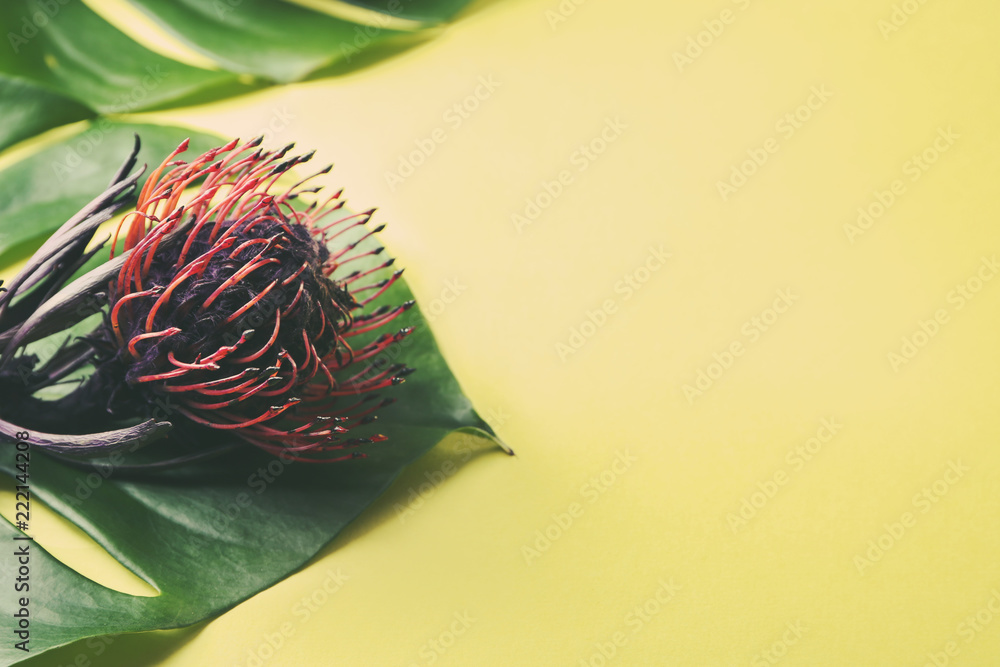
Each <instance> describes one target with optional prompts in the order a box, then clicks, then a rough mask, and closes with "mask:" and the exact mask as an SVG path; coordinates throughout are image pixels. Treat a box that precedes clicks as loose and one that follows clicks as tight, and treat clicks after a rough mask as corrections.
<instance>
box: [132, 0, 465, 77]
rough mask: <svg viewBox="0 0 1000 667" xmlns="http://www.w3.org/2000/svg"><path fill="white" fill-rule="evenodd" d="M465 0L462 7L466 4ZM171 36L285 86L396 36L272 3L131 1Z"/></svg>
mask: <svg viewBox="0 0 1000 667" xmlns="http://www.w3.org/2000/svg"><path fill="white" fill-rule="evenodd" d="M464 1H465V0H463V4H464ZM130 2H132V4H134V5H136V6H138V7H139V8H141V9H142V10H143V11H144V12H146V13H147V14H149V15H150V16H151V17H152V18H153V19H154V20H155V21H156V22H157V23H159V24H160V25H161V26H163V27H164V28H165V29H167V30H168V31H169V32H170V33H171V34H172V35H174V36H175V37H177V38H178V39H180V40H182V41H183V42H185V43H186V44H188V45H189V46H191V47H193V48H194V49H196V50H197V51H200V52H201V53H203V54H204V55H206V56H208V57H210V58H212V59H213V60H215V61H216V62H218V63H219V65H220V66H222V67H224V68H226V69H228V70H230V71H233V72H240V73H243V74H252V75H254V76H260V77H265V78H267V79H271V80H273V81H278V82H281V83H287V82H290V81H297V80H299V79H302V78H304V77H306V76H307V75H309V74H310V73H312V72H313V71H315V70H317V69H319V68H321V67H324V66H328V65H331V64H333V63H334V62H340V61H346V62H348V63H349V62H350V61H352V60H354V59H355V58H357V57H358V55H360V53H361V51H362V50H364V49H367V48H368V47H369V46H370V45H373V44H376V43H379V42H381V41H383V40H385V39H386V38H389V37H393V36H395V35H398V34H400V33H399V31H396V30H390V29H388V28H385V27H382V26H375V27H369V28H368V30H367V32H366V31H365V29H364V27H363V26H360V25H358V24H356V23H352V22H349V21H345V20H342V19H337V18H334V17H332V16H327V15H325V14H320V13H318V12H315V11H312V10H310V9H306V8H304V7H299V6H297V5H293V4H288V3H282V2H275V1H274V0H242V1H241V2H240V3H238V4H237V3H233V4H232V6H231V5H230V4H229V3H226V2H217V3H212V2H205V1H204V0H130Z"/></svg>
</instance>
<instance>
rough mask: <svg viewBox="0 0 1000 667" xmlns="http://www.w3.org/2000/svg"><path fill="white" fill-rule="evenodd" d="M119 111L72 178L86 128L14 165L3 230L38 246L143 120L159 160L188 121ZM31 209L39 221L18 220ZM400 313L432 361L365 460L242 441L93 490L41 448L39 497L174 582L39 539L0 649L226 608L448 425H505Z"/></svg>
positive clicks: (278, 573) (381, 425)
mask: <svg viewBox="0 0 1000 667" xmlns="http://www.w3.org/2000/svg"><path fill="white" fill-rule="evenodd" d="M105 122H106V123H107V127H105V128H104V129H103V130H102V134H101V135H100V136H101V141H100V142H97V144H96V146H95V147H94V148H93V150H92V151H91V152H90V154H89V155H88V156H87V157H86V158H82V162H81V164H79V165H77V167H76V171H74V172H73V179H74V180H73V183H74V185H73V187H58V188H46V187H42V186H41V185H40V183H41V182H42V181H43V180H46V179H47V180H49V181H51V173H50V172H49V171H48V170H49V169H51V166H50V165H51V163H52V161H53V160H58V159H59V158H60V156H62V155H64V154H65V153H66V152H67V151H71V150H72V149H73V146H74V141H79V140H80V138H81V137H82V136H86V132H84V133H83V134H81V135H79V136H77V137H71V138H69V139H65V140H63V141H61V142H59V143H58V144H56V145H53V146H50V147H49V148H47V149H46V150H45V151H43V152H42V153H39V154H36V155H34V156H32V157H30V158H28V159H26V160H25V161H23V162H22V163H19V164H15V165H13V166H11V167H9V168H8V170H7V172H6V173H5V174H3V175H0V183H2V184H3V187H5V188H6V187H8V186H7V178H5V177H4V176H6V177H11V178H13V177H17V178H20V179H21V180H20V181H19V183H20V190H19V191H18V190H17V188H16V187H15V186H10V187H11V189H9V190H7V191H5V194H7V195H9V196H14V195H17V197H16V199H17V201H16V202H15V203H14V204H13V205H8V206H7V207H6V208H5V209H3V210H0V235H2V236H0V238H2V239H4V240H5V242H9V241H10V240H11V239H21V240H22V241H23V242H24V243H28V242H32V243H36V244H37V242H38V237H37V234H38V233H39V232H41V231H44V230H52V229H54V228H55V227H57V226H58V225H59V224H60V223H61V222H62V221H63V218H64V217H65V212H66V211H72V210H74V209H75V208H77V207H78V204H79V203H80V201H81V199H83V198H85V194H84V192H85V190H86V188H87V187H88V186H96V187H95V190H96V191H98V192H99V191H100V190H102V189H103V188H104V187H105V186H106V184H107V181H108V180H110V177H111V175H112V174H113V173H114V171H115V169H116V168H117V162H118V161H120V160H121V159H122V157H123V156H124V155H125V154H127V152H128V145H129V144H128V142H130V141H131V137H132V133H133V132H140V133H141V136H142V140H143V144H144V156H145V157H144V159H145V160H146V161H150V160H151V159H154V158H152V156H153V155H154V154H157V153H159V154H160V155H162V154H165V153H166V152H167V151H168V148H166V147H169V146H173V145H176V144H177V143H179V137H181V136H182V135H183V134H184V133H185V131H183V130H181V129H179V128H172V127H158V126H150V125H146V126H137V125H118V124H111V123H110V122H107V121H105ZM195 140H196V141H197V143H200V144H206V143H211V144H217V143H220V141H219V140H218V139H213V138H212V137H209V136H207V135H196V136H195ZM199 150H200V149H199ZM4 201H5V200H4ZM29 220H30V221H31V222H30V225H31V232H30V234H25V233H23V232H21V231H20V230H18V227H19V226H25V225H26V224H27V221H29ZM367 242H368V243H374V241H373V240H371V239H369V240H368V241H367ZM369 260H370V261H371V264H370V265H369V268H372V267H374V266H375V265H376V264H377V263H381V260H380V259H377V258H375V257H370V258H369ZM383 271H386V272H388V271H390V269H383ZM386 275H387V274H386ZM386 297H387V300H388V301H390V302H394V303H399V302H403V301H406V300H409V299H411V298H413V297H412V293H411V292H410V290H409V289H408V287H407V286H406V284H405V283H404V282H403V281H402V280H399V281H397V282H396V283H395V284H394V285H393V287H392V288H391V289H390V291H389V292H388V293H387V295H386ZM399 326H412V327H415V332H414V333H413V334H412V335H411V336H409V337H407V338H404V339H403V340H402V341H400V342H399V343H397V344H396V347H395V348H392V347H391V348H389V349H388V350H386V351H385V352H384V353H383V354H385V355H387V358H386V362H387V363H389V362H392V363H394V362H395V361H396V360H397V359H396V357H399V358H401V359H405V361H406V363H407V364H408V365H409V366H411V367H414V368H416V369H418V372H417V373H415V374H414V375H412V376H410V377H409V378H408V379H407V382H406V383H405V384H402V385H400V386H398V387H394V388H393V389H392V390H391V391H392V392H393V396H394V397H395V398H396V399H397V401H396V403H394V404H393V405H391V406H388V407H387V408H384V409H383V410H382V411H380V416H379V421H378V422H376V423H375V424H373V425H370V426H368V427H361V428H362V429H364V428H367V429H369V430H371V431H372V432H375V430H377V432H379V433H382V434H385V435H386V436H388V438H389V440H388V442H384V443H378V444H373V445H368V446H366V447H364V448H362V451H364V453H365V454H366V455H367V458H364V459H359V460H355V461H351V462H347V463H343V464H337V465H322V464H307V463H291V462H284V461H282V460H280V459H277V458H274V457H271V456H268V455H267V454H265V453H263V452H260V451H258V450H256V449H255V448H252V447H240V448H239V449H237V450H234V451H232V452H230V453H229V454H227V455H226V456H225V457H223V458H221V459H214V460H212V461H206V462H203V463H200V464H197V465H194V466H190V467H186V468H180V469H174V470H169V471H160V472H145V473H143V474H142V475H141V476H140V475H139V473H136V472H134V471H127V470H123V469H121V468H118V469H117V470H115V472H114V473H113V474H111V475H110V477H108V478H107V479H106V480H104V481H102V482H101V483H100V484H99V485H97V487H96V488H94V489H93V490H92V491H91V490H90V486H92V485H83V486H81V484H82V480H84V479H85V478H86V477H87V475H88V474H89V475H93V473H94V470H93V469H91V468H86V469H79V468H77V467H73V466H70V465H67V464H65V463H62V462H60V461H57V460H54V459H51V458H48V457H46V456H45V455H43V454H41V453H40V452H37V451H36V452H34V453H33V456H32V458H31V464H30V465H31V467H30V475H31V476H30V486H31V493H32V496H33V498H34V499H36V500H40V501H42V502H44V503H46V504H47V505H48V506H49V507H51V508H52V509H53V510H55V511H56V512H57V513H59V514H61V515H62V516H64V517H65V518H67V519H68V520H69V521H71V522H73V523H74V524H76V525H77V526H79V527H80V528H81V529H82V530H83V531H85V532H86V533H87V534H88V535H90V536H91V537H92V538H93V539H94V540H95V541H96V542H97V543H99V544H100V545H102V546H103V547H104V548H105V549H106V550H107V551H108V553H110V554H111V555H112V556H114V557H115V558H116V559H118V561H119V562H121V563H122V564H123V565H124V566H125V567H127V568H128V569H130V570H131V571H132V572H134V573H135V574H136V575H137V576H139V577H141V578H142V579H144V580H145V581H147V582H148V583H149V584H151V585H152V586H153V587H155V588H156V589H157V590H158V591H159V592H160V594H159V595H157V596H153V597H139V596H133V595H128V594H125V593H120V592H117V591H114V590H111V589H108V588H106V587H104V586H102V585H100V584H97V583H95V582H93V581H91V580H90V579H88V578H86V577H84V576H82V575H81V574H79V573H77V572H76V571H74V570H73V569H72V568H70V567H68V566H66V565H65V564H63V563H62V562H60V561H58V560H56V559H55V558H53V557H52V556H51V555H49V554H48V553H47V552H46V551H45V550H44V548H43V547H42V546H41V545H38V544H33V545H32V547H31V577H32V581H33V582H44V583H43V585H37V586H35V585H33V586H32V589H31V591H30V600H31V609H32V620H31V633H32V634H31V637H32V639H31V644H30V646H31V653H30V654H25V653H23V652H22V651H20V650H17V649H15V648H13V646H12V642H10V641H7V642H4V643H3V644H2V645H0V661H3V663H4V664H13V663H15V662H17V661H19V660H23V659H25V658H27V657H29V655H30V656H36V655H38V654H39V653H41V652H44V651H46V650H49V649H51V648H54V647H57V646H61V645H64V644H67V643H69V642H73V641H75V640H79V639H83V638H87V637H92V636H97V635H105V634H117V633H123V632H141V631H147V630H154V629H165V628H175V627H181V626H185V625H190V624H192V623H196V622H198V621H200V620H203V619H205V618H209V617H211V616H213V615H216V614H219V613H221V612H223V611H225V610H227V609H229V608H231V607H233V606H234V605H236V604H238V603H239V602H240V601H242V600H245V599H247V598H248V597H250V596H252V595H254V594H255V593H257V592H259V591H261V590H263V589H264V588H267V587H268V586H271V585H273V584H274V583H276V582H278V581H280V580H281V579H283V578H285V577H286V576H288V575H289V574H290V573H292V572H293V571H295V570H296V569H298V568H300V567H301V566H303V565H304V564H305V563H306V562H307V561H308V560H309V559H310V558H311V557H313V556H314V555H315V554H316V553H317V552H318V551H319V550H320V549H321V548H322V547H323V546H324V545H325V544H327V543H328V542H329V541H330V540H331V539H332V538H333V537H334V536H336V535H337V533H338V532H339V531H340V530H341V529H343V528H344V526H345V525H347V523H348V522H350V521H351V520H352V519H353V518H354V517H356V516H357V515H358V514H359V513H360V512H361V511H362V510H364V509H365V507H367V506H368V505H369V504H370V503H372V502H373V501H374V500H375V499H376V498H377V497H378V496H379V495H380V494H381V493H382V492H383V491H384V490H385V489H386V488H387V487H388V486H389V484H390V483H391V482H392V481H393V479H395V478H396V477H397V476H398V475H399V474H400V472H401V471H402V469H403V468H404V467H405V466H406V465H408V464H409V463H411V462H413V461H414V460H415V459H417V458H418V457H420V456H421V455H422V454H424V453H425V452H426V451H427V450H429V449H430V448H431V447H433V446H434V445H435V444H436V443H437V442H439V441H440V440H441V439H442V438H444V437H445V436H446V435H447V434H449V433H451V432H453V431H455V430H464V431H471V432H474V433H477V434H479V435H482V436H484V437H487V438H489V437H490V436H492V431H491V429H490V427H489V426H488V425H487V424H486V423H485V422H484V421H483V419H481V418H480V417H479V416H478V415H477V414H476V412H475V410H474V409H473V407H472V405H471V404H470V402H469V401H468V399H467V398H466V397H465V396H464V395H463V394H462V391H461V389H460V387H459V385H458V382H457V381H456V379H455V377H454V376H453V375H452V373H451V371H450V370H449V369H448V366H447V363H446V362H445V360H444V358H443V357H442V355H441V353H440V351H439V350H438V347H437V344H436V343H435V341H434V336H433V335H432V334H431V332H430V329H429V328H428V325H427V322H426V321H425V320H424V319H423V317H422V316H421V314H420V312H419V309H418V308H412V309H410V310H409V311H407V312H406V313H405V314H404V315H403V316H402V317H401V321H399ZM372 335H374V334H372ZM376 427H377V429H376ZM354 434H355V431H353V430H352V435H354ZM357 434H358V435H360V436H364V435H365V432H364V431H363V430H359V431H358V433H357ZM487 442H488V441H487ZM156 446H157V445H156V444H153V445H149V448H150V449H152V448H155V447H156ZM0 470H2V471H3V472H5V473H7V474H10V475H12V476H13V475H15V474H16V472H17V471H16V469H15V461H14V451H13V447H10V446H8V447H3V448H0ZM261 471H264V472H263V473H262V472H261ZM81 488H87V493H86V494H83V493H81V492H80V489H81ZM0 533H2V534H3V539H7V540H8V542H7V543H8V544H13V541H12V538H13V537H16V536H18V535H20V531H18V530H17V529H15V528H14V526H13V525H11V524H10V523H9V522H7V521H3V522H0ZM16 567H17V566H16V563H15V559H12V558H4V559H0V570H2V572H3V576H4V578H5V580H7V581H12V580H13V579H14V577H15V576H16V573H15V570H16ZM14 611H15V599H14V596H10V595H7V596H4V598H3V602H2V603H0V616H2V617H3V619H4V620H3V621H2V628H3V633H4V634H5V636H7V637H12V636H13V634H12V633H13V630H14V627H13V625H14V621H15V620H16V619H14V616H13V613H14Z"/></svg>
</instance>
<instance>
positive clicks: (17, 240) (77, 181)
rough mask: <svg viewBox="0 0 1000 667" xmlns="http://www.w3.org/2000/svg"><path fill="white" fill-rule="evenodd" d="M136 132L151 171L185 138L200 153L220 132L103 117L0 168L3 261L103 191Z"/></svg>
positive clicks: (28, 250) (215, 141) (28, 247)
mask: <svg viewBox="0 0 1000 667" xmlns="http://www.w3.org/2000/svg"><path fill="white" fill-rule="evenodd" d="M137 133H138V134H140V135H141V136H142V138H143V141H142V151H141V152H140V153H139V158H138V160H139V162H138V164H140V165H141V164H143V163H148V164H149V169H147V174H148V172H149V171H151V170H152V169H153V168H155V167H156V165H158V164H159V163H160V162H161V161H162V160H163V158H164V157H165V156H166V155H167V154H168V153H169V152H170V151H171V150H173V149H174V148H176V147H177V145H178V144H179V143H180V142H181V141H183V140H184V139H185V138H186V137H190V138H191V149H190V150H191V151H197V152H198V153H201V152H203V151H205V150H208V149H209V148H211V147H213V146H217V145H218V144H219V139H218V137H213V136H211V135H208V134H204V133H201V132H195V131H192V130H186V129H183V128H178V127H163V126H158V125H139V124H128V123H115V122H112V121H110V120H108V119H106V118H102V119H100V120H98V121H95V122H92V123H90V124H88V125H87V127H86V128H84V129H83V130H82V131H81V132H79V133H78V134H76V135H74V136H72V137H70V138H68V139H63V140H62V141H59V142H57V143H54V144H52V145H50V146H47V147H45V148H44V149H42V150H40V151H39V152H37V153H35V154H33V155H32V156H31V157H29V158H27V159H25V160H22V161H20V162H18V163H16V164H14V165H11V166H10V167H7V168H6V169H4V170H3V171H0V265H3V264H7V263H10V262H11V261H14V260H16V259H20V258H23V257H24V256H27V255H28V254H30V253H31V252H32V251H33V250H34V248H35V247H37V246H38V245H41V242H42V240H44V239H45V238H46V237H47V236H48V235H49V234H50V233H52V232H53V231H55V230H56V229H57V228H58V227H59V225H61V224H62V223H63V222H65V221H66V220H67V219H68V218H69V217H70V216H72V215H73V214H74V213H76V212H77V211H79V210H80V209H81V208H82V207H83V206H84V204H86V203H87V202H89V201H90V200H92V199H93V198H94V197H95V196H97V195H98V194H100V193H101V192H103V191H104V189H105V188H106V187H107V186H108V183H109V181H110V180H111V176H113V175H114V173H115V171H116V170H117V169H118V167H119V166H120V165H121V162H122V160H123V159H124V158H125V156H127V155H128V153H129V150H130V149H131V147H132V144H133V143H134V141H135V134H137ZM143 182H145V176H144V177H143V178H142V179H141V181H140V183H143ZM140 187H141V185H140Z"/></svg>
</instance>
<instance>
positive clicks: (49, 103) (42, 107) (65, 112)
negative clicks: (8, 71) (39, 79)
mask: <svg viewBox="0 0 1000 667" xmlns="http://www.w3.org/2000/svg"><path fill="white" fill-rule="evenodd" d="M93 115H94V112H93V111H91V110H90V109H88V108H87V107H85V106H84V105H82V104H79V103H77V102H75V101H73V100H71V99H68V98H65V97H63V96H61V95H56V94H55V93H52V92H49V91H48V90H46V89H45V88H42V87H41V86H39V85H37V84H34V83H31V82H30V81H24V80H21V79H15V78H12V77H9V76H5V75H3V74H0V118H2V119H3V122H2V123H0V151H2V150H4V149H6V148H8V147H10V146H12V145H14V144H16V143H17V142H19V141H21V140H23V139H28V138H29V137H33V136H35V135H36V134H41V133H42V132H44V131H45V130H50V129H52V128H53V127H59V126H60V125H65V124H66V123H72V122H75V121H78V120H84V119H86V118H90V117H92V116H93Z"/></svg>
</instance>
